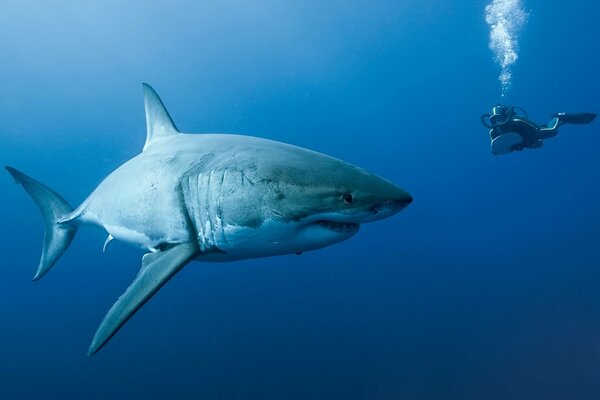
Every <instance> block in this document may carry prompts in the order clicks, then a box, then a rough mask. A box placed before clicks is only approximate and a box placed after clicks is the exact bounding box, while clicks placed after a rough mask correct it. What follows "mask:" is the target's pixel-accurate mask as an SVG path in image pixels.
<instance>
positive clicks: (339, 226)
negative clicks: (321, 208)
mask: <svg viewBox="0 0 600 400" xmlns="http://www.w3.org/2000/svg"><path fill="white" fill-rule="evenodd" d="M316 223H317V225H320V226H322V227H323V228H327V229H331V230H332V231H337V232H347V231H352V230H355V229H357V228H358V224H355V223H354V222H339V221H327V220H319V221H317V222H316Z"/></svg>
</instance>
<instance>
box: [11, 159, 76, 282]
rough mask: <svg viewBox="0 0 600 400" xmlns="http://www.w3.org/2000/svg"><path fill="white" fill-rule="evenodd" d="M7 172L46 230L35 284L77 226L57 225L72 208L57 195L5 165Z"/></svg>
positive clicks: (62, 250)
mask: <svg viewBox="0 0 600 400" xmlns="http://www.w3.org/2000/svg"><path fill="white" fill-rule="evenodd" d="M5 168H6V170H7V171H8V172H9V173H10V174H11V175H12V177H13V178H14V179H15V181H16V182H17V183H18V184H20V185H22V186H23V188H24V189H25V191H26V192H27V193H28V194H29V196H31V198H32V199H33V201H34V202H35V204H36V205H37V206H38V208H39V209H40V211H41V212H42V217H43V218H44V224H45V225H46V230H45V232H44V245H43V247H42V257H41V259H40V263H39V265H38V267H37V271H36V273H35V276H34V277H33V280H34V281H36V280H38V279H40V278H41V277H42V276H44V275H45V274H46V272H48V271H49V270H50V268H52V266H53V265H54V264H55V263H56V261H58V259H59V258H60V256H62V255H63V253H64V252H65V251H66V250H67V248H68V247H69V245H70V244H71V241H72V240H73V237H74V236H75V233H76V232H77V226H75V225H73V224H69V223H68V222H65V223H59V221H60V220H61V219H63V218H64V217H65V216H67V215H68V214H70V213H71V212H72V211H73V208H72V207H71V206H70V205H69V203H67V202H66V200H65V199H63V198H62V197H61V196H60V195H59V194H58V193H56V192H55V191H54V190H52V189H50V188H49V187H47V186H45V185H43V184H42V183H40V182H38V181H36V180H35V179H33V178H31V177H29V176H27V175H25V174H24V173H22V172H21V171H19V170H17V169H15V168H12V167H9V166H6V167H5Z"/></svg>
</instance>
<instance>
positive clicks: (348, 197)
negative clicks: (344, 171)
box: [342, 193, 352, 204]
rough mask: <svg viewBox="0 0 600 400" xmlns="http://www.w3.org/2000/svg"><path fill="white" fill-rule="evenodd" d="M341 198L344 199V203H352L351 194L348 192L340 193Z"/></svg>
mask: <svg viewBox="0 0 600 400" xmlns="http://www.w3.org/2000/svg"><path fill="white" fill-rule="evenodd" d="M342 200H344V203H346V204H350V203H352V195H351V194H350V193H344V194H343V195H342Z"/></svg>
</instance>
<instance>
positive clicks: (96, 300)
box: [0, 0, 600, 400]
mask: <svg viewBox="0 0 600 400" xmlns="http://www.w3.org/2000/svg"><path fill="white" fill-rule="evenodd" d="M488 3H489V1H474V0H453V1H440V0H402V1H397V0H394V1H392V0H390V1H386V0H377V1H362V0H361V1H358V0H345V1H276V0H264V1H252V2H245V1H230V0H225V1H220V2H209V1H170V2H147V1H128V2H120V1H102V2H77V1H51V2H41V1H19V2H2V4H0V55H1V57H2V61H1V62H0V161H1V163H2V165H4V164H7V165H11V166H14V167H16V168H19V169H21V170H23V171H24V172H25V173H27V174H30V175H31V176H33V177H35V178H36V179H39V180H40V181H42V182H44V183H45V184H47V185H49V186H50V187H52V188H53V189H55V190H56V191H57V192H59V193H60V194H61V195H62V196H63V197H65V198H66V199H67V200H68V201H69V202H70V203H71V204H72V205H74V206H77V205H78V204H79V203H80V202H81V201H82V200H83V199H84V198H85V197H86V196H87V195H88V194H89V193H91V191H92V190H93V189H94V188H95V187H96V185H97V184H98V183H99V182H100V181H101V180H102V179H103V178H104V177H105V176H106V175H107V174H109V173H110V172H111V171H112V170H114V169H115V168H116V167H118V166H119V165H120V164H122V163H123V162H125V161H127V160H128V159H130V158H131V157H133V156H135V155H136V154H138V153H139V152H140V151H141V148H142V146H143V143H144V140H145V120H144V113H143V100H142V90H141V82H143V81H145V82H149V83H150V84H152V85H153V86H154V87H155V89H156V90H157V91H158V93H159V94H160V95H161V97H162V99H163V101H164V103H165V105H166V106H167V108H168V109H169V111H170V113H171V116H172V117H173V119H174V121H175V123H176V124H177V126H178V127H179V128H180V129H181V130H182V131H184V132H230V133H241V134H247V135H253V136H260V137H265V138H269V139H274V140H279V141H284V142H288V143H292V144H295V145H299V146H303V147H307V148H311V149H314V150H317V151H321V152H323V153H326V154H330V155H332V156H335V157H338V158H341V159H344V160H346V161H348V162H351V163H354V164H357V165H360V166H362V167H364V168H366V169H368V170H370V171H373V172H375V173H377V174H379V175H381V176H384V177H386V178H387V179H389V180H391V181H392V182H394V183H396V184H397V185H399V186H401V187H402V188H404V189H406V190H407V191H409V192H410V193H411V194H412V195H413V197H414V199H415V200H414V202H413V203H412V204H411V205H410V206H409V207H408V208H407V209H406V210H404V211H403V212H401V213H400V214H398V215H397V216H395V217H393V218H390V219H387V220H385V221H380V222H377V223H373V224H367V225H363V226H362V228H361V231H360V232H359V233H358V234H357V235H356V236H355V237H353V238H352V239H350V240H348V241H346V242H343V243H341V244H338V245H335V246H332V247H329V248H326V249H322V250H319V251H314V252H309V253H305V254H303V255H301V256H282V257H273V258H265V259H257V260H249V261H240V262H233V263H224V264H216V263H192V264H190V265H189V266H187V267H186V268H185V269H184V270H183V271H182V272H180V273H179V274H178V275H177V276H176V277H175V278H173V279H172V280H171V281H170V282H169V283H168V284H167V285H166V286H165V287H164V288H163V289H162V290H161V291H160V293H158V294H157V295H156V296H155V297H154V298H153V299H152V300H151V301H150V302H149V303H148V304H147V305H146V306H145V307H143V309H142V310H141V311H140V312H139V313H138V314H136V315H135V317H134V318H132V320H131V321H130V322H129V323H128V324H127V325H126V326H125V327H124V328H123V329H122V330H121V331H120V332H119V334H118V335H117V336H115V338H114V339H113V340H112V341H111V342H110V343H109V344H108V345H107V346H106V347H105V348H104V349H103V350H102V351H100V352H99V353H98V354H97V355H96V356H94V357H92V358H88V357H86V351H87V348H88V345H89V343H90V341H91V338H92V336H93V334H94V332H95V330H96V328H97V326H98V324H99V323H100V321H101V320H102V318H103V316H104V314H105V313H106V311H107V310H108V308H109V307H110V306H111V305H112V303H113V302H114V301H115V300H116V299H117V298H118V296H119V295H121V293H122V292H123V291H124V290H125V288H126V287H127V286H128V285H129V284H130V282H131V280H132V279H133V277H134V276H135V274H136V273H137V271H138V268H139V266H140V259H141V256H142V254H143V253H142V252H141V251H140V250H137V249H134V248H130V247H127V246H125V245H124V244H121V243H118V242H116V241H114V242H112V243H111V244H110V245H109V246H108V248H107V252H106V253H103V252H102V245H103V243H104V240H105V238H106V235H105V233H104V232H102V231H101V230H99V229H94V228H82V229H80V230H79V234H78V235H77V238H76V239H75V240H74V242H73V244H72V245H71V247H70V249H69V250H68V251H67V253H66V254H65V255H64V257H63V258H62V259H61V260H60V261H59V262H58V263H57V265H56V266H55V267H54V268H53V270H52V271H51V272H50V273H49V274H48V275H47V276H46V277H44V278H43V279H42V280H41V281H39V282H34V283H32V282H31V278H32V277H33V274H34V269H35V267H36V265H37V263H38V260H39V255H40V251H41V245H42V236H43V223H42V219H41V216H40V215H39V212H38V210H37V209H36V207H35V205H34V204H33V202H32V201H31V200H30V199H29V198H28V196H27V195H26V194H25V192H24V191H23V190H22V188H20V187H18V186H17V185H14V184H13V182H12V179H11V177H10V176H9V175H8V174H7V173H3V174H2V175H0V188H1V193H2V207H0V221H1V224H2V230H1V233H0V243H1V244H0V246H1V250H2V255H3V257H2V258H3V259H2V262H1V264H0V265H1V268H0V271H1V274H0V296H1V297H0V299H1V300H0V399H32V398H43V399H45V400H50V399H65V398H74V399H125V398H126V399H142V398H143V399H166V398H169V399H567V398H568V399H597V398H599V397H600V189H599V183H600V157H599V156H600V122H599V121H596V122H595V123H594V124H591V125H584V126H571V125H567V126H564V127H562V128H561V132H560V134H559V135H558V136H557V137H556V138H553V139H550V140H548V141H547V142H546V143H545V145H544V147H543V148H541V149H538V150H525V151H523V152H519V153H514V154H509V155H506V156H493V155H492V154H491V152H490V146H489V137H488V132H487V129H486V128H484V127H483V126H482V125H481V123H480V121H479V117H480V115H481V114H483V113H487V112H489V111H490V108H491V107H492V106H493V105H495V104H496V103H498V102H503V103H506V104H516V105H519V106H521V107H523V108H525V109H526V110H527V111H528V112H529V115H530V117H532V119H534V120H535V121H538V122H539V123H545V122H547V120H548V119H549V117H550V114H552V113H554V112H558V111H567V112H579V111H591V112H598V111H600V91H599V89H600V79H599V74H598V71H600V54H599V46H598V38H599V37H600V24H598V19H597V15H598V13H599V12H600V5H598V4H597V3H596V2H592V1H590V0H573V1H570V2H564V1H557V0H523V1H522V2H521V4H520V5H521V7H522V8H523V10H525V12H526V14H527V17H526V19H525V20H524V21H522V22H523V24H522V27H521V29H520V30H519V31H518V32H517V31H515V32H514V33H515V35H516V34H518V48H517V47H515V50H517V49H518V61H517V62H516V63H514V64H513V65H511V66H510V70H511V72H512V78H511V79H510V87H508V88H507V90H506V95H505V96H504V97H501V93H502V84H501V82H499V81H498V75H499V73H500V67H499V66H498V64H497V63H496V61H495V57H496V55H497V54H496V55H495V54H494V53H493V52H492V51H491V50H490V48H489V47H488V44H489V41H490V26H488V24H487V23H486V20H485V16H486V5H488ZM500 3H502V1H500ZM504 3H507V4H508V6H510V5H511V4H513V5H514V1H510V0H507V1H505V2H504ZM508 39H510V40H513V39H514V40H516V39H517V38H516V37H515V38H511V37H509V38H508ZM515 44H516V43H515Z"/></svg>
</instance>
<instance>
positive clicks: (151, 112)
mask: <svg viewBox="0 0 600 400" xmlns="http://www.w3.org/2000/svg"><path fill="white" fill-rule="evenodd" d="M142 88H143V90H144V108H145V110H146V143H145V144H144V150H146V149H147V148H148V146H151V145H152V143H154V142H156V141H158V140H160V139H162V138H165V137H169V136H173V135H177V134H178V133H179V130H178V129H177V127H176V126H175V123H174V122H173V120H172V119H171V116H170V115H169V112H168V111H167V108H166V107H165V105H164V104H163V102H162V101H161V100H160V97H158V94H157V93H156V91H155V90H154V89H152V86H150V85H148V84H147V83H142Z"/></svg>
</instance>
